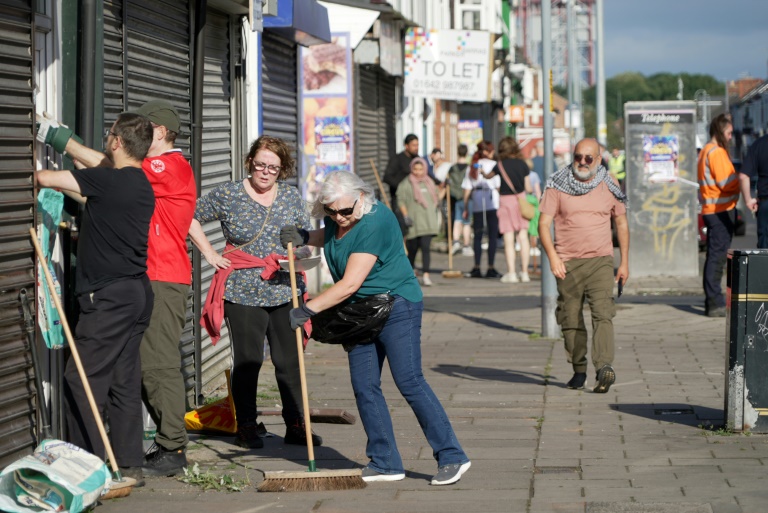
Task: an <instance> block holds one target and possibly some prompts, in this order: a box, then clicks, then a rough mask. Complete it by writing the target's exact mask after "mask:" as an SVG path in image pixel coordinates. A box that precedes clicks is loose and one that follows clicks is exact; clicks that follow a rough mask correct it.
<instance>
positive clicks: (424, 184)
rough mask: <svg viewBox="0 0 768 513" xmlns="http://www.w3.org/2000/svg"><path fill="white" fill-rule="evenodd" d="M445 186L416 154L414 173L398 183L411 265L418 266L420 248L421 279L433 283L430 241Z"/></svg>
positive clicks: (425, 284) (412, 163) (435, 225)
mask: <svg viewBox="0 0 768 513" xmlns="http://www.w3.org/2000/svg"><path fill="white" fill-rule="evenodd" d="M444 194H445V189H440V190H438V188H437V186H435V182H434V180H432V178H430V176H429V175H428V174H427V163H426V161H425V160H424V159H423V158H421V157H417V158H415V159H413V160H412V161H411V173H410V174H409V175H408V177H407V178H406V179H405V180H403V181H402V182H400V185H399V186H398V187H397V206H398V208H399V209H400V212H402V214H403V218H404V219H405V224H406V226H408V233H407V234H406V236H405V247H406V249H407V251H408V260H409V261H410V262H411V267H413V268H414V270H415V269H416V253H418V251H419V250H421V264H422V265H421V268H422V275H421V283H422V285H424V286H425V287H429V286H430V285H432V280H430V279H429V264H430V249H429V248H430V243H431V241H432V237H434V236H435V235H437V230H438V207H439V202H440V200H441V199H442V197H443V195H444Z"/></svg>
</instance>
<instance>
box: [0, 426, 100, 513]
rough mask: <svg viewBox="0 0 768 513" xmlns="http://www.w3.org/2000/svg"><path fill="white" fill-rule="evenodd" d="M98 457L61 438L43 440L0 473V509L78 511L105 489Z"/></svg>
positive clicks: (21, 512)
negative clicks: (30, 451) (32, 451)
mask: <svg viewBox="0 0 768 513" xmlns="http://www.w3.org/2000/svg"><path fill="white" fill-rule="evenodd" d="M111 482H112V475H111V474H110V472H109V469H108V468H107V465H106V464H105V463H104V462H103V461H101V459H100V458H99V457H97V456H94V455H93V454H91V453H89V452H86V451H84V450H83V449H81V448H79V447H77V446H74V445H72V444H70V443H68V442H64V441H62V440H43V442H42V443H41V444H40V445H38V446H37V448H36V449H35V452H34V453H32V454H30V455H29V456H24V457H23V458H21V459H20V460H17V461H15V462H13V463H11V464H10V465H8V466H7V467H5V469H3V471H2V473H0V510H2V511H6V512H8V513H26V512H30V511H34V512H39V511H56V512H63V513H64V512H69V513H80V512H81V511H83V510H84V509H86V508H88V507H89V506H90V505H91V504H93V503H95V502H96V501H97V500H98V498H99V497H100V496H101V495H102V494H104V493H106V492H107V491H108V490H109V484H110V483H111Z"/></svg>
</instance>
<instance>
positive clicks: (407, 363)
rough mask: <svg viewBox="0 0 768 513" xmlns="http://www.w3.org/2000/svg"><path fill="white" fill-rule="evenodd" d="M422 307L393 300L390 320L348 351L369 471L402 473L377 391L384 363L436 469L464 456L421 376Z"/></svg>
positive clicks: (389, 422) (461, 460)
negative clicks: (369, 339) (375, 334)
mask: <svg viewBox="0 0 768 513" xmlns="http://www.w3.org/2000/svg"><path fill="white" fill-rule="evenodd" d="M423 311H424V303H423V302H421V301H419V302H418V303H412V302H410V301H408V300H406V299H404V298H402V297H396V299H395V304H394V307H393V308H392V313H391V314H390V315H389V320H387V323H386V324H385V325H384V329H383V330H382V332H381V334H380V335H379V336H378V338H377V339H376V340H375V341H374V342H373V343H371V344H365V345H359V346H355V347H354V348H352V350H351V351H350V352H349V373H350V377H351V378H352V389H353V390H354V392H355V400H356V401H357V409H358V411H359V413H360V420H362V422H363V428H365V434H366V435H368V444H367V445H366V448H365V453H366V455H367V456H368V457H369V458H370V460H371V462H370V463H369V464H368V466H369V467H370V468H372V469H373V470H375V471H377V472H380V473H383V474H401V473H403V472H405V470H404V468H403V460H402V459H401V457H400V453H399V452H398V450H397V444H396V443H395V432H394V430H393V429H392V418H391V417H390V415H389V409H388V408H387V402H386V400H385V399H384V394H383V393H382V391H381V369H382V367H383V365H384V359H385V358H386V359H388V360H389V369H390V371H391V372H392V377H393V378H394V380H395V384H396V385H397V388H398V390H400V393H401V394H402V395H403V397H404V398H405V399H406V401H408V404H409V405H410V406H411V409H412V410H413V413H415V414H416V418H417V419H418V421H419V425H420V426H421V429H422V431H423V432H424V436H425V437H426V438H427V442H429V445H430V446H431V447H432V454H433V456H434V457H435V459H436V460H437V464H438V466H443V465H451V464H455V463H458V464H463V463H466V462H468V461H469V458H467V455H466V454H464V451H463V450H462V448H461V446H460V445H459V442H458V440H457V439H456V434H455V433H454V432H453V428H452V427H451V422H450V421H449V420H448V416H447V415H446V413H445V410H444V409H443V406H442V405H441V404H440V401H439V400H438V399H437V396H435V393H434V392H433V391H432V389H431V388H430V387H429V384H427V381H426V380H425V379H424V375H423V374H422V372H421V314H422V312H423Z"/></svg>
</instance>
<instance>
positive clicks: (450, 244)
mask: <svg viewBox="0 0 768 513" xmlns="http://www.w3.org/2000/svg"><path fill="white" fill-rule="evenodd" d="M445 202H446V203H447V204H448V269H450V270H451V271H453V231H452V230H451V228H453V226H452V225H451V221H452V220H453V218H452V217H451V186H450V185H448V184H445Z"/></svg>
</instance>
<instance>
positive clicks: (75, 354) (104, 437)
mask: <svg viewBox="0 0 768 513" xmlns="http://www.w3.org/2000/svg"><path fill="white" fill-rule="evenodd" d="M29 234H30V235H31V236H32V245H33V246H35V253H37V259H38V260H40V267H42V268H43V274H45V282H46V284H47V285H48V291H49V292H50V293H51V299H52V300H53V304H54V306H56V311H58V312H59V317H60V318H61V327H62V328H64V335H65V336H66V337H67V342H68V343H69V348H70V349H71V350H72V358H74V360H75V366H76V367H77V373H78V374H80V379H81V380H82V382H83V388H84V389H85V395H86V397H88V404H90V405H91V411H92V412H93V416H94V418H95V419H96V426H98V428H99V434H100V435H101V440H102V441H103V442H104V448H105V449H106V450H107V456H108V457H109V463H110V465H111V467H112V472H113V473H114V474H115V475H116V476H118V477H117V479H118V480H119V479H121V477H120V469H119V468H118V466H117V461H115V454H114V453H113V452H112V445H111V444H110V443H109V437H108V436H107V431H106V430H105V429H104V422H102V420H101V414H100V413H99V408H98V407H97V406H96V401H95V400H94V398H93V392H91V385H90V384H89V383H88V377H87V376H86V375H85V371H84V370H83V363H82V362H81V361H80V353H78V352H77V346H75V339H74V337H73V336H72V331H71V330H70V329H69V322H67V316H66V314H65V313H64V308H62V306H61V302H60V301H59V295H58V294H56V287H55V286H54V285H53V278H52V277H51V272H50V271H49V270H48V262H47V261H46V259H45V255H43V250H42V248H41V247H40V244H39V243H38V242H37V232H36V231H35V229H34V228H30V229H29Z"/></svg>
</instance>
